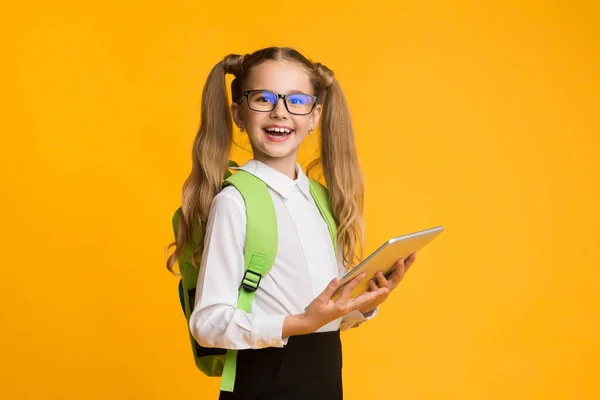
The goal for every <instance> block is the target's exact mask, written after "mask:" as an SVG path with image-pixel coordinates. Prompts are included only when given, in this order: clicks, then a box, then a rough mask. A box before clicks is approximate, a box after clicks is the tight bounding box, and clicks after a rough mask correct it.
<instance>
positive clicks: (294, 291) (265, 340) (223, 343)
mask: <svg viewBox="0 0 600 400" xmlns="http://www.w3.org/2000/svg"><path fill="white" fill-rule="evenodd" d="M240 169H243V170H244V171H247V172H249V173H251V174H253V175H254V176H256V177H257V178H259V179H261V180H262V181H263V182H265V183H266V184H267V186H268V190H269V193H270V194H271V198H272V199H273V205H274V206H275V213H276V215H277V225H278V226H277V230H278V249H277V254H276V256H275V263H274V264H273V267H272V268H271V270H270V271H269V273H268V274H267V275H266V276H264V277H263V278H262V280H261V282H260V285H259V287H258V290H257V291H256V296H255V297H254V301H253V303H252V312H250V313H248V312H245V311H243V310H240V309H237V308H236V306H237V300H238V289H239V287H240V283H241V282H242V277H243V275H244V244H245V237H246V207H245V205H244V200H243V198H242V195H241V194H240V192H239V191H238V190H237V189H236V188H235V187H233V186H227V187H225V188H224V189H223V190H222V191H221V192H220V193H219V194H217V196H215V198H214V200H213V202H212V204H211V208H210V212H209V217H208V223H207V227H206V234H205V242H204V251H203V254H202V261H201V265H200V273H199V276H198V284H197V288H196V301H195V306H194V311H193V313H192V315H191V317H190V330H191V332H192V335H193V336H194V338H195V339H196V340H197V341H198V343H199V344H200V345H202V346H204V347H218V348H225V349H238V350H241V349H249V348H253V349H258V348H263V347H283V346H284V345H285V344H287V339H288V338H283V337H282V328H283V320H284V319H285V317H286V316H287V315H291V314H300V313H303V312H304V310H305V308H306V307H307V306H308V305H309V304H310V302H311V301H312V300H313V299H314V298H315V297H317V296H318V295H319V294H320V293H321V292H322V291H323V290H324V289H325V287H326V286H327V284H328V283H329V282H330V281H331V280H332V279H333V278H335V277H336V276H337V277H338V278H339V277H342V276H343V275H344V274H345V273H346V270H345V268H344V267H343V265H342V262H341V258H336V255H335V252H334V248H333V243H332V241H331V236H330V235H329V231H328V229H327V224H326V223H325V221H324V220H323V218H322V216H321V214H320V212H319V210H318V208H317V205H316V204H315V201H314V199H313V198H312V196H311V195H310V192H309V180H308V178H307V176H306V175H305V174H304V172H303V171H302V169H301V168H300V166H299V165H296V171H297V174H298V178H297V179H296V180H295V181H294V180H292V179H290V178H289V177H288V176H286V175H285V174H282V173H281V172H279V171H276V170H275V169H273V168H271V167H269V166H267V165H266V164H263V163H261V162H259V161H256V160H250V161H249V162H248V163H246V164H245V165H244V166H242V167H241V168H240ZM376 313H377V312H376V311H375V312H374V313H372V314H371V315H370V316H369V317H368V318H365V317H364V316H363V315H362V314H361V313H360V312H359V311H353V312H351V313H349V314H347V315H346V316H344V317H343V318H339V319H337V320H334V321H331V322H330V323H328V324H327V325H325V326H323V327H321V328H320V329H318V330H317V332H327V331H335V330H338V329H341V330H345V329H349V328H352V327H355V326H358V325H359V324H360V323H361V322H363V321H365V320H366V319H370V318H372V317H374V316H375V314H376Z"/></svg>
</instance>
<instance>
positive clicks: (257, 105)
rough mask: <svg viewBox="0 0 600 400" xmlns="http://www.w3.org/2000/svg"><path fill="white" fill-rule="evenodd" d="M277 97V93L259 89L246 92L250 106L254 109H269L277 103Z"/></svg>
mask: <svg viewBox="0 0 600 400" xmlns="http://www.w3.org/2000/svg"><path fill="white" fill-rule="evenodd" d="M277 99H278V97H277V95H276V94H275V93H271V92H265V91H260V92H252V93H250V94H248V100H249V101H250V108H252V109H254V110H271V109H272V108H273V105H274V104H276V103H277Z"/></svg>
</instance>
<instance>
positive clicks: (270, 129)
mask: <svg viewBox="0 0 600 400" xmlns="http://www.w3.org/2000/svg"><path fill="white" fill-rule="evenodd" d="M266 131H267V132H278V133H290V132H291V130H289V129H286V128H266Z"/></svg>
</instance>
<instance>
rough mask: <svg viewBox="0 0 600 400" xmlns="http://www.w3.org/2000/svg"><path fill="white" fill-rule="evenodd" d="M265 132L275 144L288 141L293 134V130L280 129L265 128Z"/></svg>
mask: <svg viewBox="0 0 600 400" xmlns="http://www.w3.org/2000/svg"><path fill="white" fill-rule="evenodd" d="M263 131H264V132H265V133H266V134H267V137H268V138H269V139H270V140H272V141H275V142H282V141H284V140H286V139H287V138H288V137H289V136H290V135H291V134H292V133H294V130H293V129H289V128H279V127H267V128H263Z"/></svg>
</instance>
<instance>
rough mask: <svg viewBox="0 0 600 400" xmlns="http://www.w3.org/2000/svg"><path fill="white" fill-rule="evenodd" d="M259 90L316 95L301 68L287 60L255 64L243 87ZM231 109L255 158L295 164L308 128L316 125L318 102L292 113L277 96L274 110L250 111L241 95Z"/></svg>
mask: <svg viewBox="0 0 600 400" xmlns="http://www.w3.org/2000/svg"><path fill="white" fill-rule="evenodd" d="M259 89H261V90H268V91H270V92H273V93H278V94H292V93H305V94H310V95H314V94H315V93H314V90H313V87H312V85H311V83H310V80H309V76H308V74H307V73H306V71H305V70H304V68H302V67H301V66H300V65H298V64H296V63H294V62H289V61H266V62H264V63H262V64H260V65H258V66H256V67H254V68H253V69H252V70H251V71H250V74H249V75H248V76H247V78H246V81H245V85H244V88H243V90H244V91H248V90H259ZM290 109H291V110H292V111H293V109H292V108H290ZM231 112H232V115H233V119H234V121H235V123H236V125H237V126H238V127H239V128H244V129H245V130H246V131H247V132H248V136H249V138H250V143H251V145H252V150H253V152H254V158H256V159H257V160H259V161H262V162H266V163H268V162H269V161H272V160H274V159H277V161H278V162H281V161H289V162H290V163H292V162H293V163H296V158H297V155H298V148H299V147H300V144H301V143H302V140H303V139H304V137H305V136H306V134H307V133H308V131H309V129H313V130H314V129H315V127H316V126H317V123H318V121H319V117H320V116H321V105H318V104H317V105H316V106H315V108H314V109H313V111H312V113H311V114H308V115H295V114H291V113H290V112H288V111H287V109H286V107H285V104H284V100H283V99H279V100H278V101H277V105H276V107H275V109H274V110H273V111H267V112H260V111H253V110H251V109H250V108H249V107H248V102H247V99H246V98H244V99H243V100H242V101H241V102H240V103H239V104H238V103H233V104H232V106H231ZM282 130H283V131H284V132H281V131H282ZM277 131H279V132H277Z"/></svg>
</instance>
